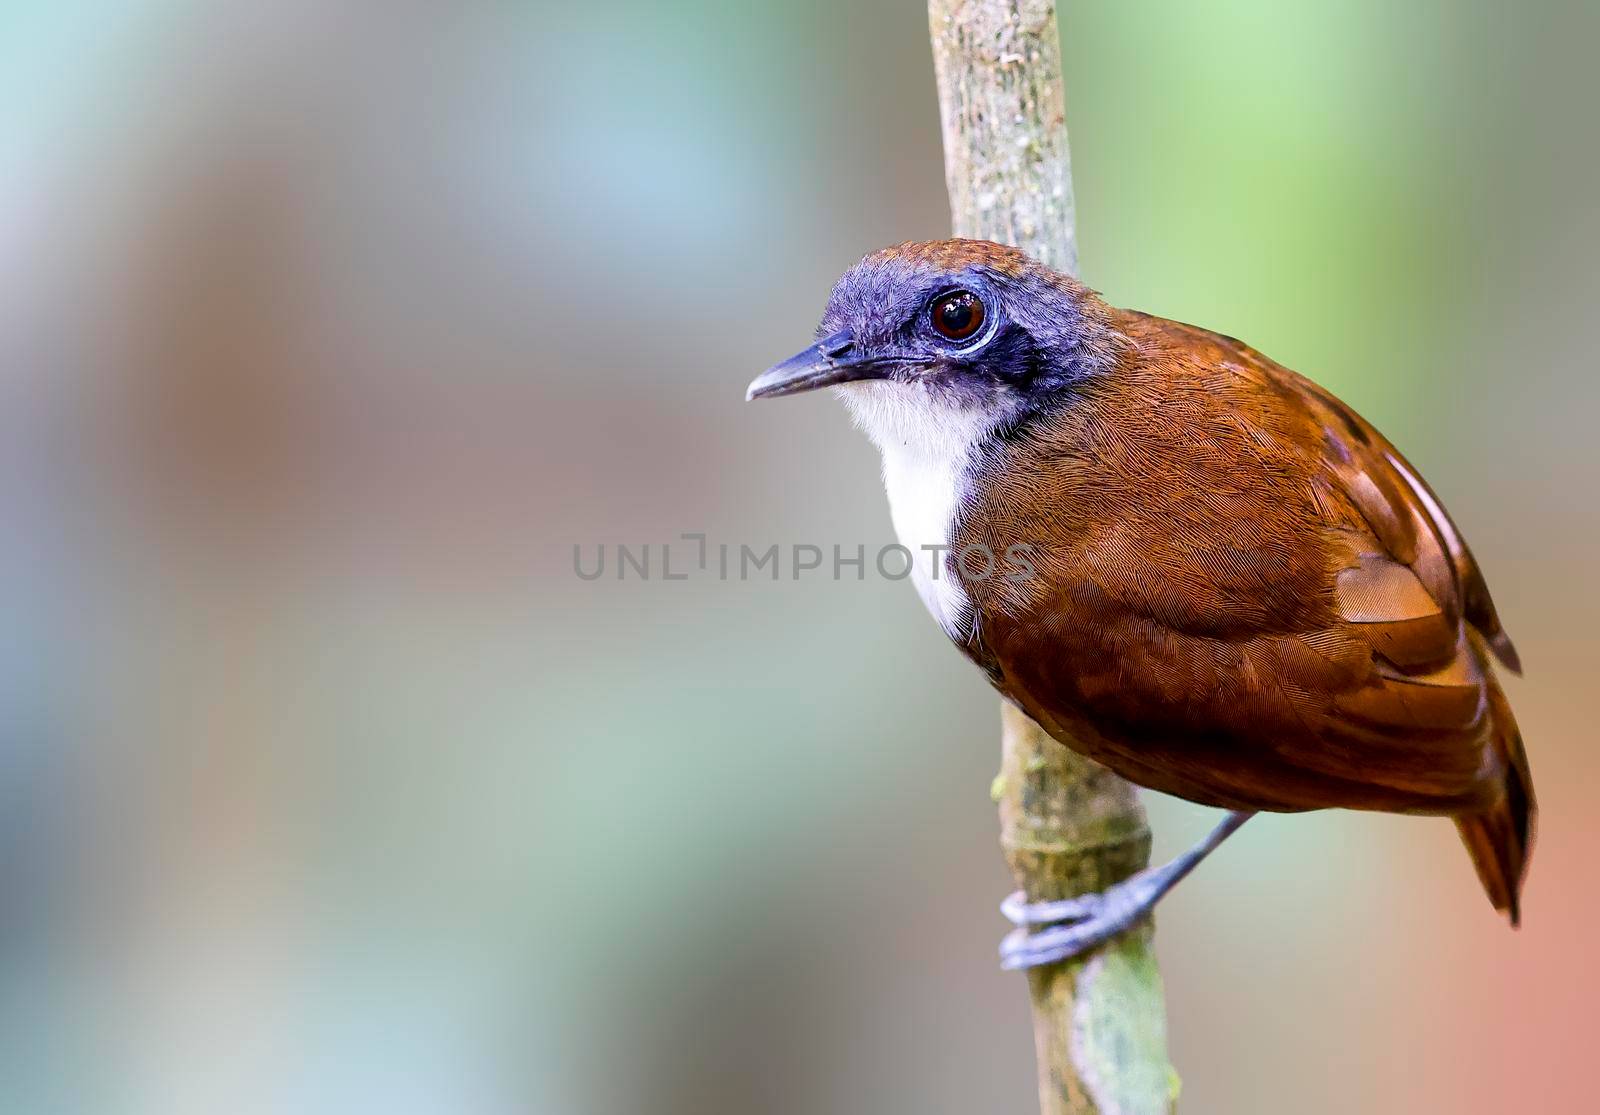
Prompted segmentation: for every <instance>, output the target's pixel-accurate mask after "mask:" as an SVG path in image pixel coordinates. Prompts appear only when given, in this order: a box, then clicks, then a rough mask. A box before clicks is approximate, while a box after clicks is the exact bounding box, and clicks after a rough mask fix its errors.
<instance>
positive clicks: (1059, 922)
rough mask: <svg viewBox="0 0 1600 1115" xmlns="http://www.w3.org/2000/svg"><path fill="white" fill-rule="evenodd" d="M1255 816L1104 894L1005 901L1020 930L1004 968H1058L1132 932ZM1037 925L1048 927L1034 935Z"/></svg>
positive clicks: (1227, 821) (1007, 949)
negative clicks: (1165, 895)
mask: <svg viewBox="0 0 1600 1115" xmlns="http://www.w3.org/2000/svg"><path fill="white" fill-rule="evenodd" d="M1251 816H1253V814H1251V813H1249V812H1247V811H1239V812H1235V813H1229V814H1228V815H1227V816H1226V817H1224V818H1222V820H1221V821H1220V822H1219V823H1218V824H1217V827H1216V828H1214V829H1212V830H1211V832H1210V834H1208V835H1207V836H1206V838H1205V839H1204V840H1202V841H1200V843H1198V844H1196V845H1195V846H1194V847H1193V848H1190V849H1189V850H1188V851H1187V852H1185V853H1183V855H1181V856H1179V857H1178V858H1177V859H1175V860H1173V861H1172V862H1170V863H1164V864H1162V865H1161V866H1160V867H1150V868H1146V869H1145V870H1143V871H1140V872H1138V873H1137V874H1135V875H1130V876H1128V877H1127V878H1126V879H1124V880H1122V882H1120V883H1117V884H1116V885H1115V886H1110V887H1107V888H1106V889H1105V890H1103V891H1101V892H1100V893H1099V894H1086V895H1083V896H1082V897H1081V898H1068V899H1065V900H1063V901H1060V902H1034V903H1032V904H1029V902H1028V901H1027V899H1026V897H1025V896H1024V895H1023V894H1022V892H1021V891H1018V892H1017V893H1016V894H1013V895H1012V896H1011V897H1010V898H1007V899H1006V900H1005V901H1004V902H1002V903H1000V912H1001V913H1002V914H1004V915H1005V916H1006V917H1007V918H1009V919H1010V920H1011V921H1012V922H1013V923H1014V924H1015V925H1016V926H1017V928H1016V929H1014V930H1012V931H1011V932H1010V933H1008V934H1006V939H1005V940H1003V941H1001V942H1000V967H1002V968H1005V969H1006V970H1008V971H1011V970H1014V969H1017V968H1036V967H1038V966H1039V965H1041V964H1054V963H1056V962H1057V961H1061V960H1066V959H1068V958H1070V957H1074V956H1077V955H1079V954H1080V953H1084V952H1087V951H1088V950H1090V949H1092V948H1094V947H1095V946H1096V945H1098V944H1101V943H1103V942H1105V941H1108V940H1110V939H1111V938H1112V937H1115V936H1116V935H1117V934H1118V933H1124V932H1126V931H1127V930H1129V929H1132V928H1133V927H1134V926H1135V925H1137V924H1139V922H1140V921H1141V920H1143V919H1144V917H1145V916H1146V915H1147V914H1149V913H1150V911H1151V909H1152V908H1153V907H1154V906H1155V904H1156V903H1157V902H1159V901H1161V896H1162V895H1164V894H1166V893H1167V891H1169V890H1171V889H1172V888H1173V887H1174V886H1176V885H1177V883H1178V880H1180V879H1182V878H1183V877H1184V876H1185V875H1187V874H1189V872H1191V871H1193V870H1194V869H1195V866H1196V865H1197V864H1198V863H1199V862H1200V861H1201V860H1203V859H1205V858H1206V857H1207V856H1209V855H1210V854H1211V853H1212V852H1214V851H1216V848H1217V845H1219V844H1221V843H1222V842H1223V841H1224V840H1226V839H1227V838H1228V837H1229V836H1231V835H1232V834H1233V833H1234V832H1237V831H1238V829H1239V826H1240V825H1242V824H1244V823H1245V822H1246V821H1248V820H1249V819H1250V818H1251ZM1034 926H1043V927H1044V928H1042V929H1039V930H1038V931H1037V932H1030V931H1029V930H1030V928H1031V927H1034Z"/></svg>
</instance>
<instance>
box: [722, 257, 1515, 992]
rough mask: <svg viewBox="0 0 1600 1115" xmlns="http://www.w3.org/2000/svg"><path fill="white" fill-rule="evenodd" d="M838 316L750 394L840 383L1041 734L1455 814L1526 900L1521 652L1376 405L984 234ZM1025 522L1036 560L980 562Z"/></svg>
mask: <svg viewBox="0 0 1600 1115" xmlns="http://www.w3.org/2000/svg"><path fill="white" fill-rule="evenodd" d="M818 336H819V337H820V338H822V339H821V340H820V341H819V343H818V344H817V345H816V346H814V347H813V348H811V349H808V350H807V351H806V352H803V353H801V354H800V355H799V356H796V357H794V358H793V359H791V360H788V361H785V362H784V363H782V364H779V365H777V366H776V367H774V368H773V369H771V370H770V371H769V372H767V373H766V374H765V375H763V376H762V377H760V378H759V379H757V380H756V382H755V383H754V384H752V386H751V389H750V395H751V397H752V398H759V397H765V396H770V395H782V394H791V393H794V392H796V391H802V390H808V389H811V388H814V387H819V386H826V385H838V386H840V387H841V394H842V395H843V397H844V398H845V399H846V401H847V402H848V403H849V404H850V406H851V408H852V410H854V412H855V414H856V417H857V419H858V421H860V422H861V424H862V425H863V426H864V427H865V428H866V429H867V431H868V433H869V434H870V435H871V436H872V437H873V439H874V440H875V441H876V442H877V443H878V444H879V447H880V448H881V449H882V450H883V454H884V465H885V472H884V475H885V480H886V484H887V486H888V488H889V495H890V502H891V505H892V506H893V509H894V518H895V525H896V529H897V531H898V532H899V534H900V536H901V539H902V542H904V543H905V544H906V545H907V547H908V548H909V549H911V550H912V551H913V552H916V551H917V550H918V549H928V548H930V547H928V546H927V545H926V543H928V542H929V541H933V542H935V543H942V544H947V545H948V547H949V557H948V558H946V559H945V561H944V567H943V568H944V578H942V579H941V578H940V577H939V576H938V575H937V573H936V574H935V575H934V576H932V577H931V578H930V577H928V576H926V575H924V576H922V577H920V578H919V580H918V588H919V591H920V592H921V593H922V596H923V599H924V601H925V602H926V603H927V605H928V607H929V609H930V610H931V611H932V612H933V613H934V615H935V616H936V618H938V619H939V621H940V623H941V625H942V626H943V627H944V628H945V630H946V632H947V633H948V634H949V635H950V636H951V638H952V639H953V640H955V641H956V642H957V644H958V645H960V646H961V647H962V649H963V650H964V651H965V652H966V653H967V654H968V655H969V656H970V657H971V658H972V659H973V660H974V661H975V662H977V663H978V664H979V665H980V666H981V667H982V668H983V669H984V671H985V672H986V673H987V674H988V676H989V678H990V680H991V681H992V682H993V683H994V685H995V686H996V687H998V688H999V689H1000V690H1001V691H1002V692H1003V693H1004V694H1005V695H1006V696H1007V697H1009V698H1010V699H1011V700H1012V701H1014V702H1015V703H1016V704H1017V705H1019V706H1020V707H1021V708H1022V709H1023V710H1024V711H1026V712H1027V713H1028V714H1029V715H1031V716H1032V717H1033V718H1034V719H1035V720H1037V721H1038V722H1039V723H1040V724H1041V725H1042V726H1043V727H1044V728H1045V729H1046V730H1047V731H1048V732H1050V734H1051V735H1053V736H1055V737H1056V738H1057V739H1059V740H1061V741H1062V742H1063V743H1065V744H1067V745H1068V746H1071V747H1073V748H1075V749H1077V750H1079V751H1081V752H1083V753H1085V754H1087V755H1089V756H1090V757H1092V758H1094V759H1097V760H1099V761H1100V762H1102V763H1104V764H1105V765H1106V766H1109V767H1110V768H1111V769H1113V770H1115V771H1117V772H1118V773H1120V774H1122V775H1123V776H1125V777H1127V778H1129V779H1131V780H1132V781H1134V782H1137V783H1139V784H1141V785H1144V786H1148V787H1152V788H1154V789H1157V790H1162V791H1165V792H1167V793H1171V794H1176V795H1178V796H1179V797H1183V798H1187V799H1189V800H1191V801H1196V802H1201V803H1204V804H1207V805H1214V806H1221V807H1224V808H1227V809H1231V810H1236V811H1241V812H1243V811H1254V810H1279V811H1297V810H1307V809H1321V808H1328V807H1342V808H1349V809H1373V810H1385V811H1391V812H1400V813H1430V814H1441V815H1447V816H1451V817H1453V818H1454V819H1455V820H1456V823H1457V825H1458V826H1459V828H1460V832H1461V836H1462V839H1463V840H1464V841H1465V843H1466V846H1467V848H1468V850H1469V851H1470V852H1471V854H1472V859H1473V862H1474V863H1475V864H1476V866H1477V869H1478V873H1479V875H1480V877H1481V878H1482V880H1483V885H1484V888H1485V890H1487V891H1488V894H1489V897H1490V899H1491V900H1492V901H1493V903H1494V905H1495V906H1496V907H1497V908H1498V909H1502V910H1505V911H1507V912H1508V913H1509V914H1510V916H1511V919H1512V921H1513V922H1515V921H1516V919H1517V916H1518V899H1519V894H1520V890H1521V886H1522V880H1523V876H1524V874H1525V873H1526V870H1527V864H1528V856H1529V853H1530V850H1531V844H1532V838H1533V827H1534V813H1535V808H1534V799H1533V784H1532V780H1531V778H1530V775H1529V772H1528V762H1527V758H1526V756H1525V754H1524V752H1523V748H1522V740H1521V737H1520V735H1519V734H1518V731H1517V725H1516V721H1515V719H1514V718H1513V717H1512V714H1511V709H1510V706H1509V705H1508V704H1507V702H1506V699H1505V695H1504V694H1503V693H1502V692H1501V690H1500V687H1499V685H1498V684H1497V682H1496V680H1495V674H1494V666H1493V664H1492V662H1491V658H1497V659H1498V660H1499V661H1500V663H1501V664H1502V665H1503V666H1505V667H1506V668H1507V669H1510V670H1512V671H1517V670H1518V669H1519V666H1518V660H1517V654H1516V651H1515V650H1514V649H1513V647H1512V645H1511V641H1510V639H1509V638H1507V636H1506V633H1505V631H1504V630H1503V629H1502V627H1501V625H1500V620H1499V617H1498V616H1497V615H1496V613H1495V607H1494V604H1493V602H1492V601H1491V600H1490V597H1489V592H1488V589H1487V587H1486V586H1485V584H1484V579H1483V574H1482V573H1481V572H1480V571H1479V569H1478V564H1477V562H1476V561H1475V560H1474V559H1473V556H1472V551H1471V550H1469V549H1468V548H1467V545H1466V543H1465V541H1464V540H1463V539H1462V537H1461V534H1460V532H1459V531H1458V530H1457V529H1456V527H1455V524H1454V523H1453V522H1451V520H1450V517H1449V515H1448V514H1446V512H1445V511H1444V508H1443V507H1442V506H1441V504H1440V503H1439V500H1438V499H1437V497H1436V496H1435V495H1434V494H1433V492H1432V490H1431V489H1430V488H1428V486H1427V485H1426V483H1424V482H1423V480H1422V479H1421V477H1420V476H1419V475H1418V473H1417V471H1416V469H1414V468H1413V467H1412V466H1411V465H1410V464H1409V463H1408V462H1407V461H1406V460H1405V458H1404V457H1402V456H1401V455H1400V453H1399V452H1398V451H1397V450H1396V449H1395V447H1394V446H1393V445H1391V444H1390V443H1389V442H1388V440H1386V439H1385V438H1384V437H1383V436H1382V435H1381V434H1379V433H1378V432H1377V431H1376V430H1374V429H1373V428H1372V426H1370V425H1369V424H1368V423H1367V422H1365V421H1364V420H1363V419H1362V418H1361V417H1360V416H1359V415H1357V414H1356V413H1355V412H1354V411H1352V410H1351V409H1350V408H1349V407H1347V406H1346V405H1345V404H1343V403H1342V402H1340V401H1339V400H1338V399H1336V398H1334V397H1333V396H1332V395H1331V394H1329V393H1328V392H1327V391H1326V390H1324V389H1323V388H1321V387H1318V386H1317V385H1316V384H1314V383H1312V382H1311V381H1309V380H1307V379H1305V378H1303V377H1301V376H1299V375H1297V374H1296V373H1294V372H1292V371H1290V370H1288V369H1287V368H1284V367H1282V366H1281V365H1279V364H1276V363H1274V362H1273V361H1271V360H1269V359H1267V358H1266V357H1265V356H1263V355H1261V354H1260V353H1259V352H1256V351H1255V350H1254V349H1252V348H1250V347H1249V346H1248V345H1244V344H1241V343H1240V342H1239V341H1236V340H1234V339H1232V338H1231V337H1224V336H1221V335H1219V334H1216V333H1212V332H1209V331H1207V330H1204V329H1199V328H1196V327H1194V326H1190V325H1182V324H1179V323H1177V322H1173V321H1167V320H1165V319H1162V318H1158V317H1152V316H1150V315H1147V314H1142V313H1136V312H1133V311H1127V310H1118V309H1114V308H1112V307H1110V306H1107V305H1106V304H1105V303H1104V302H1102V301H1101V299H1100V298H1099V297H1098V296H1097V295H1095V294H1094V293H1093V292H1092V291H1090V290H1088V289H1087V288H1085V287H1084V286H1082V285H1081V284H1079V283H1078V282H1076V281H1075V280H1073V279H1071V278H1069V277H1066V276H1063V275H1059V274H1056V273H1055V272H1052V271H1050V270H1048V269H1047V268H1044V267H1042V266H1041V265H1039V264H1037V263H1035V262H1033V261H1031V260H1029V259H1028V258H1027V257H1026V256H1024V255H1023V254H1022V253H1021V252H1018V251H1016V250H1015V249H1011V248H1005V247H1001V246H999V245H995V244H987V243H981V242H973V241H964V240H948V241H938V242H934V243H930V244H905V245H900V246H899V247H897V248H890V249H885V250H884V251H881V252H876V253H873V254H872V255H869V256H867V257H866V258H865V259H864V260H862V262H861V263H859V264H858V265H857V266H856V267H854V268H852V269H851V270H850V271H849V272H847V273H846V274H845V276H844V277H843V278H841V279H840V281H839V283H838V284H837V285H836V286H835V287H834V291H833V294H832V296H831V297H830V299H829V303H828V308H827V311H826V312H825V314H824V317H823V321H822V325H821V327H820V328H819V330H818ZM1019 547H1021V548H1024V550H1023V552H1026V553H1028V554H1029V555H1030V561H1031V565H1032V570H1031V575H1024V576H1010V575H1004V576H987V577H973V576H966V575H963V567H962V566H961V565H960V555H963V554H966V553H971V552H972V551H974V550H978V551H980V552H987V553H988V554H989V555H998V554H1010V553H1013V552H1017V550H1018V548H1019ZM915 575H916V574H914V576H915ZM957 582H959V583H957ZM1236 824H1237V822H1235V827H1236ZM1226 831H1231V829H1226ZM1223 835H1225V832H1223ZM1218 839H1220V836H1219V837H1218ZM1210 846H1214V843H1213V844H1212V845H1210ZM1199 854H1201V855H1203V854H1204V851H1201V852H1200V853H1199ZM1176 862H1177V861H1175V863H1176ZM1193 862H1198V860H1197V859H1191V861H1190V865H1191V866H1192V863H1193ZM1182 870H1187V867H1184V868H1183V869H1182ZM1181 874H1182V871H1181V870H1180V871H1177V872H1176V873H1172V872H1169V873H1168V875H1166V876H1164V877H1163V878H1164V881H1163V883H1162V885H1161V887H1160V888H1158V889H1157V890H1156V891H1155V894H1154V897H1153V896H1152V895H1150V894H1146V895H1145V896H1144V897H1142V898H1140V899H1139V903H1140V905H1139V908H1141V909H1147V908H1148V906H1149V905H1150V904H1151V903H1152V902H1153V901H1154V900H1155V897H1158V896H1159V893H1163V892H1164V888H1165V887H1166V886H1170V885H1171V881H1173V880H1175V879H1176V878H1179V877H1181ZM1102 920H1103V921H1106V919H1102ZM1124 924H1126V918H1124V919H1123V920H1122V921H1120V922H1118V921H1116V919H1110V920H1109V921H1106V924H1102V925H1100V926H1099V928H1098V929H1097V930H1096V932H1100V931H1104V930H1106V929H1107V927H1108V926H1109V927H1110V928H1111V929H1115V928H1117V927H1119V926H1121V925H1124ZM1091 936H1092V934H1091ZM1083 939H1088V937H1087V936H1086V937H1084V938H1083ZM1081 944H1082V940H1078V941H1076V942H1075V943H1074V944H1072V945H1070V946H1066V945H1064V946H1062V948H1061V950H1059V951H1058V952H1056V953H1053V954H1051V957H1059V956H1060V955H1068V954H1070V952H1071V951H1072V949H1073V948H1075V947H1077V946H1078V945H1081ZM1048 958H1050V957H1047V959H1048ZM1023 962H1025V963H1034V962H1038V961H1037V960H1036V959H1028V960H1025V961H1023Z"/></svg>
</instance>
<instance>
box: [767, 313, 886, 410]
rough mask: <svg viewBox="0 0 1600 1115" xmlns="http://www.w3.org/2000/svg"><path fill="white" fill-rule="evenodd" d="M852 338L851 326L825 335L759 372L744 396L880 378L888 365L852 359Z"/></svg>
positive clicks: (794, 392) (774, 394) (795, 391)
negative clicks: (830, 334)
mask: <svg viewBox="0 0 1600 1115" xmlns="http://www.w3.org/2000/svg"><path fill="white" fill-rule="evenodd" d="M854 349H855V338H854V337H852V336H851V335H850V330H848V329H846V330H844V331H843V332H839V333H835V334H834V335H833V336H831V337H825V338H823V339H822V340H820V341H818V342H817V343H816V344H814V345H812V346H811V347H810V348H808V349H806V350H805V351H804V352H801V353H796V354H795V355H794V356H791V357H789V359H787V360H785V361H784V362H783V363H781V364H774V365H773V366H772V367H770V368H768V369H767V370H766V371H764V372H762V373H761V374H760V375H758V376H757V377H756V378H755V380H754V382H752V383H751V384H750V389H749V390H748V391H746V392H745V396H744V397H745V398H746V399H775V398H777V397H778V396H780V395H797V394H799V393H800V392H802V391H810V390H813V389H814V388H817V387H828V386H831V385H833V384H835V383H849V382H850V381H852V380H857V379H882V378H883V377H884V376H886V375H888V373H889V367H890V365H889V364H887V363H885V362H884V361H880V360H863V359H859V358H857V359H855V360H852V359H851V358H850V357H851V354H852V352H853V351H854Z"/></svg>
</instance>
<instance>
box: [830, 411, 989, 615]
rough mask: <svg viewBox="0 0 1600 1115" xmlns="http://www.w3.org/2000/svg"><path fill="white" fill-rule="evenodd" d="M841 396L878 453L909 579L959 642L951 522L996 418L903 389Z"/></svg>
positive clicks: (961, 607)
mask: <svg viewBox="0 0 1600 1115" xmlns="http://www.w3.org/2000/svg"><path fill="white" fill-rule="evenodd" d="M838 394H839V396H840V397H841V398H842V399H844V401H845V403H846V404H847V405H848V406H849V408H850V412H851V414H852V415H853V416H854V418H855V420H856V424H857V425H859V426H860V427H861V428H862V429H863V430H864V431H865V432H866V434H867V436H868V437H870V438H871V439H872V440H873V442H874V443H875V444H876V445H877V446H878V448H879V450H880V451H881V452H882V453H883V485H884V488H885V489H886V490H887V491H888V493H889V515H890V518H891V519H892V520H893V521H894V530H895V534H896V535H897V536H898V538H899V540H900V544H901V545H902V546H904V547H905V548H906V549H908V550H910V551H911V580H912V583H913V584H915V585H916V586H917V593H918V595H920V596H921V597H922V602H923V604H925V605H926V606H927V609H928V611H929V612H931V613H932V614H933V618H934V619H936V620H938V621H939V626H941V627H943V628H944V630H945V633H946V634H948V635H949V636H950V637H951V638H952V639H956V640H957V641H962V642H964V641H965V640H966V639H967V637H968V635H969V634H970V630H971V623H972V605H971V601H970V600H969V599H968V597H967V593H966V591H965V589H964V588H963V587H962V585H961V582H960V579H959V578H958V577H956V576H954V575H953V574H952V573H951V571H950V568H949V557H950V554H949V546H950V543H951V540H952V538H953V536H954V533H955V520H956V516H957V514H958V513H959V512H960V511H961V508H962V504H963V503H964V501H965V500H966V499H967V498H969V496H970V492H969V491H968V482H967V480H966V478H965V474H966V470H967V466H968V464H969V463H970V461H971V459H972V453H973V451H974V449H975V448H976V447H977V446H978V444H979V443H981V442H982V440H983V439H984V438H985V437H986V436H987V435H988V434H989V433H990V431H992V430H993V429H994V427H995V425H996V419H995V416H994V414H993V413H992V412H990V411H987V410H983V409H976V408H974V409H961V408H957V407H953V406H949V405H947V404H944V403H942V402H939V401H936V400H935V399H934V398H933V397H932V396H930V395H929V394H928V393H927V392H926V391H924V390H922V389H920V388H918V387H916V386H913V385H908V384H898V383H886V382H883V381H867V382H862V383H852V384H849V385H847V386H844V387H841V388H840V389H839V391H838Z"/></svg>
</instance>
